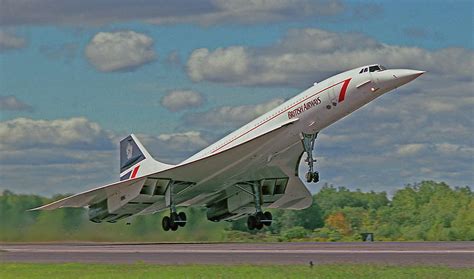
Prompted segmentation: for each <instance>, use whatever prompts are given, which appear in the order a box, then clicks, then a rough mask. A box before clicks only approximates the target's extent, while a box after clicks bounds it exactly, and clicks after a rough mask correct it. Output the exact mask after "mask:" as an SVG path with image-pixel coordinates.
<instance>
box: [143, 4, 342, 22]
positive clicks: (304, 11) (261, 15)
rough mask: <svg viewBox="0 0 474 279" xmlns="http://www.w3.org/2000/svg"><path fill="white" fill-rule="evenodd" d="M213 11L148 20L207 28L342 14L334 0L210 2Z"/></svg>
mask: <svg viewBox="0 0 474 279" xmlns="http://www.w3.org/2000/svg"><path fill="white" fill-rule="evenodd" d="M211 3H212V5H213V6H214V9H210V10H208V11H204V12H202V13H196V14H189V15H185V16H174V15H170V16H162V17H155V18H151V19H149V20H148V22H151V23H155V24H170V23H183V22H187V23H197V24H201V25H211V24H216V23H225V22H236V23H241V24H251V23H258V22H275V21H284V20H291V21H295V20H298V19H302V18H306V17H319V18H324V17H326V16H333V15H337V14H340V13H342V12H343V11H344V9H345V8H344V6H343V4H342V3H341V2H340V1H338V0H273V1H268V0H235V1H226V0H213V1H211Z"/></svg>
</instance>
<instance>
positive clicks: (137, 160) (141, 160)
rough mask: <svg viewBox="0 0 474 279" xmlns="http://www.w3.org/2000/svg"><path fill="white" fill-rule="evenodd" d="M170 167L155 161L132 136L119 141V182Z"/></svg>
mask: <svg viewBox="0 0 474 279" xmlns="http://www.w3.org/2000/svg"><path fill="white" fill-rule="evenodd" d="M170 167H172V165H168V164H164V163H161V162H158V161H156V160H155V159H153V157H152V156H151V155H150V153H148V151H147V150H146V149H145V147H144V146H143V145H142V144H141V143H140V141H139V140H138V139H137V137H136V136H135V135H134V134H131V135H129V136H128V137H126V138H124V139H123V140H121V141H120V180H126V179H130V178H135V177H138V176H142V175H145V174H149V173H153V172H158V171H161V170H164V169H167V168H170Z"/></svg>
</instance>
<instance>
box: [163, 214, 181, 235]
mask: <svg viewBox="0 0 474 279" xmlns="http://www.w3.org/2000/svg"><path fill="white" fill-rule="evenodd" d="M185 225H186V213H184V212H179V213H176V212H171V214H170V216H165V217H163V220H161V226H162V227H163V230H165V231H169V230H172V231H176V230H177V229H178V228H179V227H184V226H185Z"/></svg>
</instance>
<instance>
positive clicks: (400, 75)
mask: <svg viewBox="0 0 474 279" xmlns="http://www.w3.org/2000/svg"><path fill="white" fill-rule="evenodd" d="M424 73H425V71H418V70H398V71H397V72H396V73H394V77H396V79H397V80H399V81H400V82H402V83H407V82H410V81H412V80H414V79H415V78H417V77H419V76H421V75H422V74H424Z"/></svg>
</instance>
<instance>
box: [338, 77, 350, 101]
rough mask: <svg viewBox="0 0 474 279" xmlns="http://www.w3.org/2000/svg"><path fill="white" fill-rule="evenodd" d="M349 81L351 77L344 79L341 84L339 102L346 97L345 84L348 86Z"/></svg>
mask: <svg viewBox="0 0 474 279" xmlns="http://www.w3.org/2000/svg"><path fill="white" fill-rule="evenodd" d="M350 81H351V79H350V78H348V79H346V80H345V81H344V84H342V88H341V92H340V93H339V102H342V101H344V98H345V97H346V91H347V86H349V82H350Z"/></svg>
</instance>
